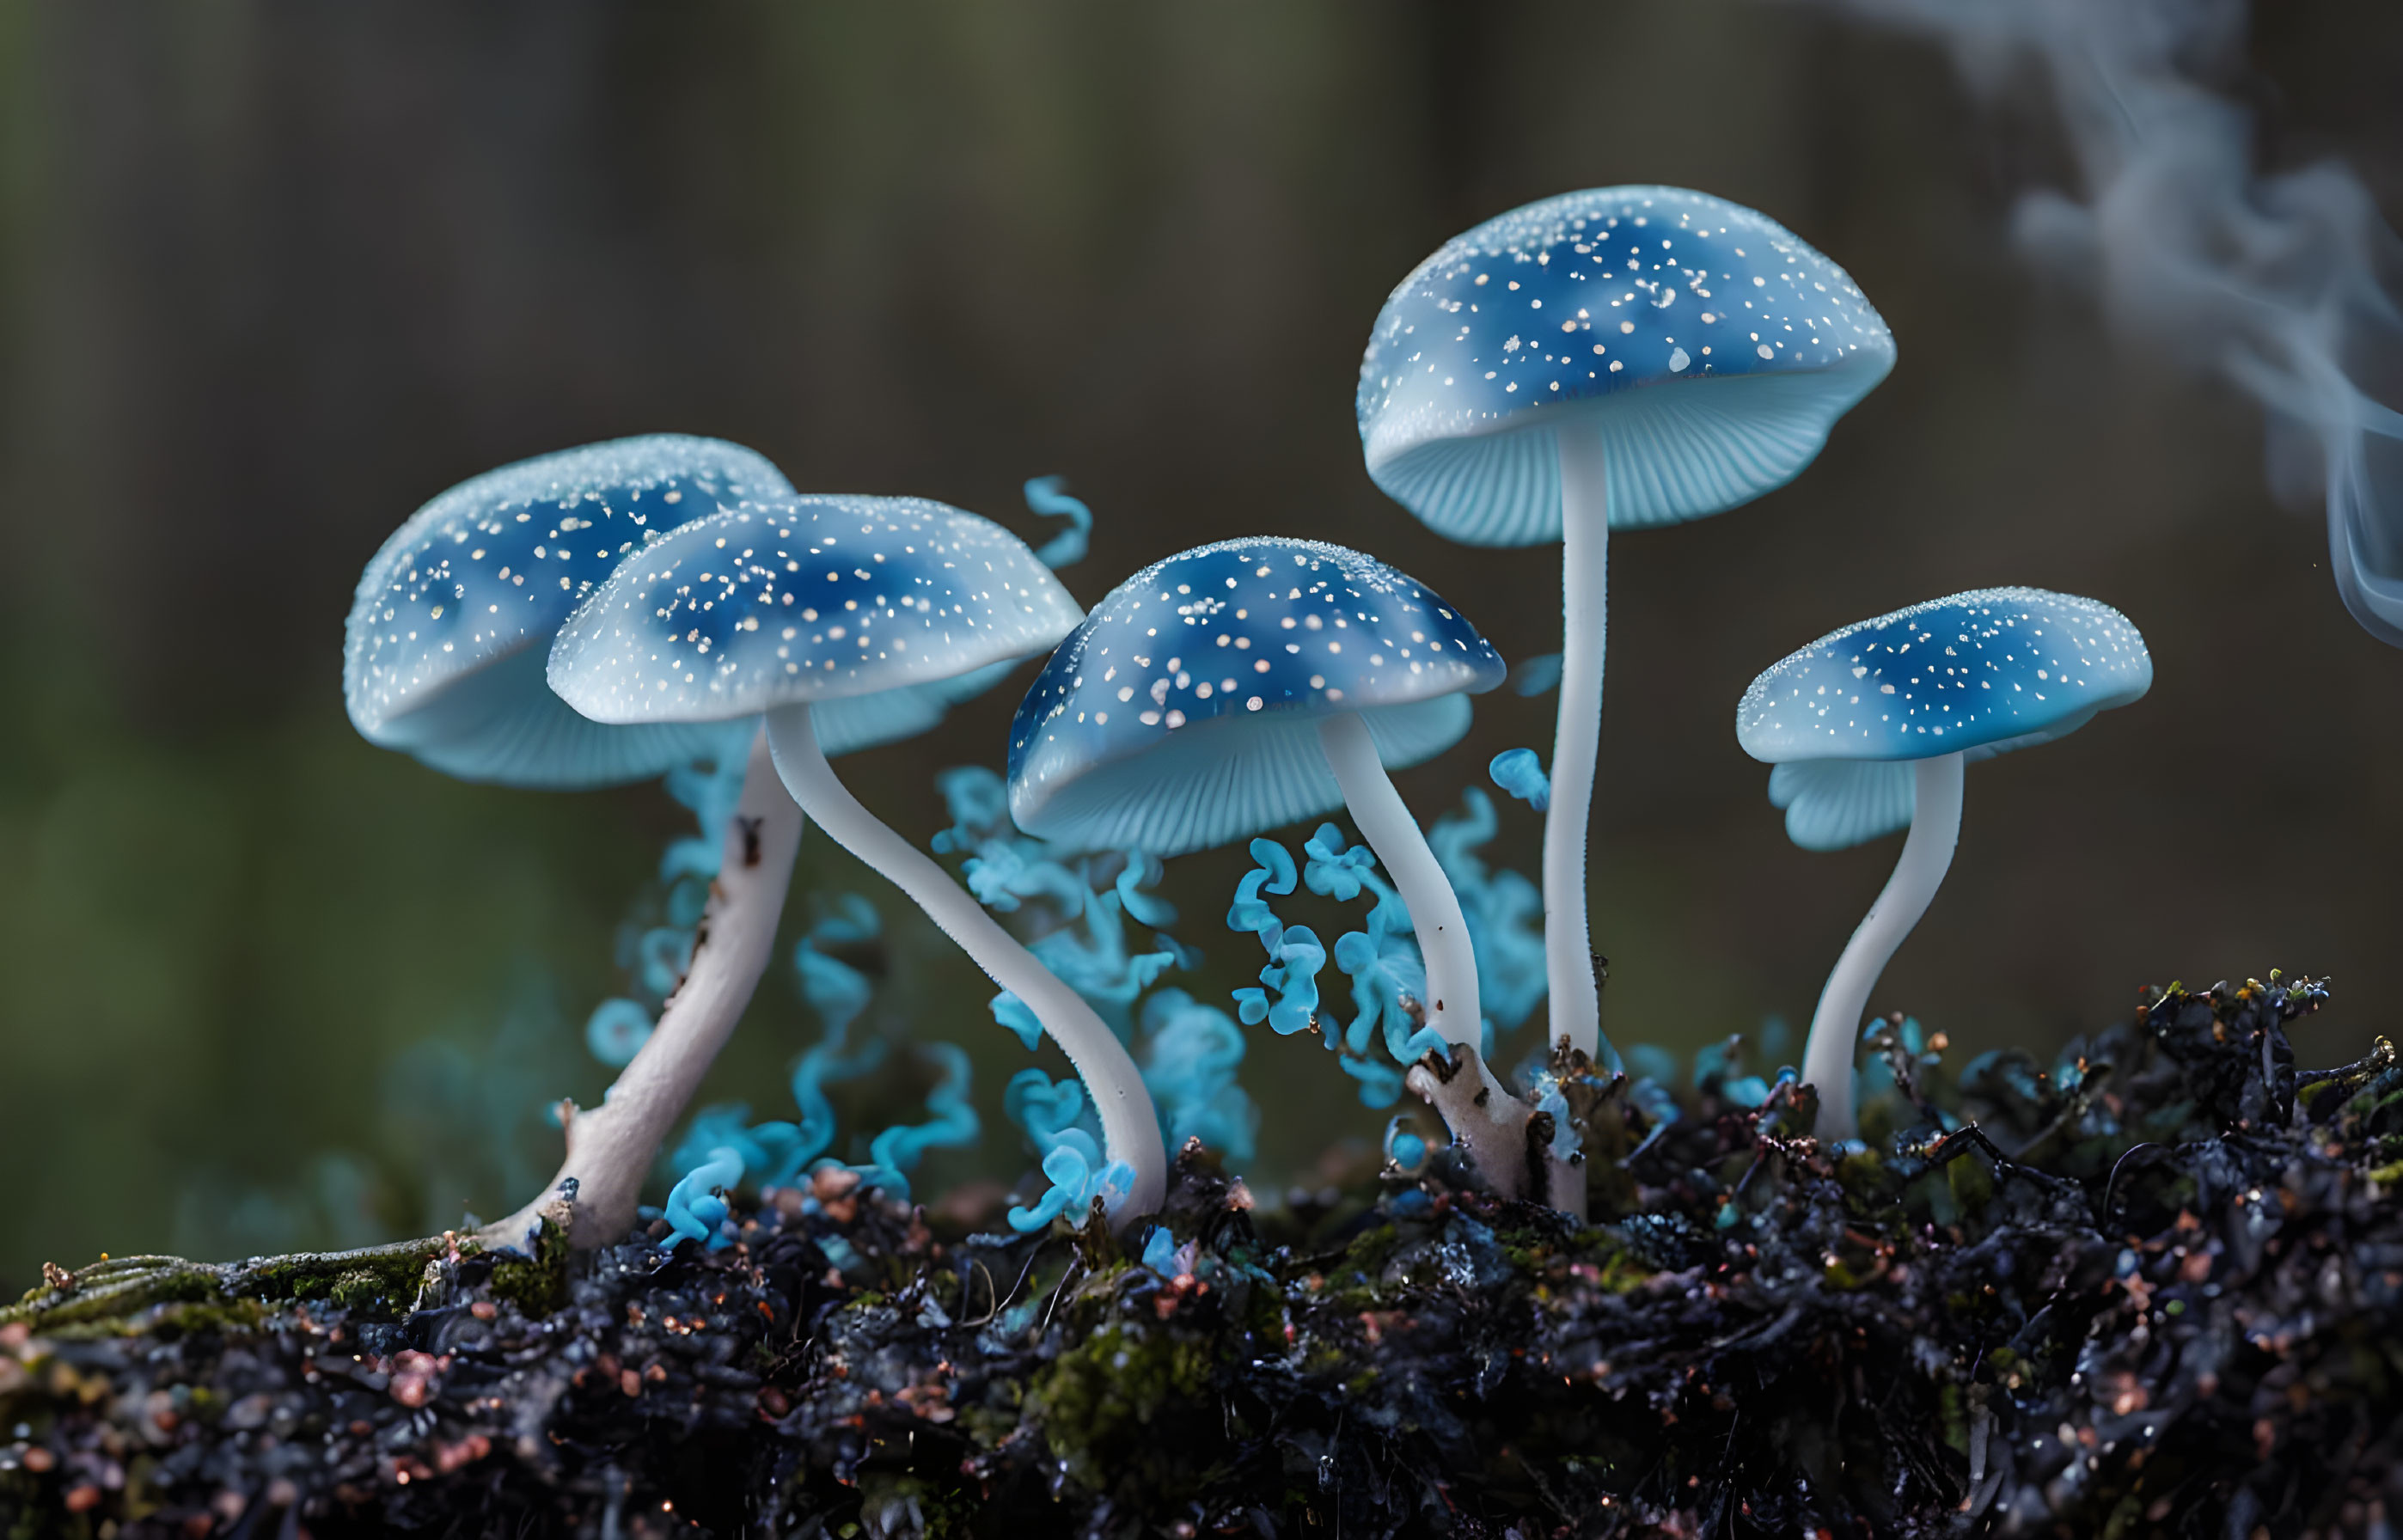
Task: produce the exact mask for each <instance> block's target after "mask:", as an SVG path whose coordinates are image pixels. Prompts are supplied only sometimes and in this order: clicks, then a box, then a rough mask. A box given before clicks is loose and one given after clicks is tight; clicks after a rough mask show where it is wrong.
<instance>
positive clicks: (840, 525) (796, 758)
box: [549, 496, 1167, 1222]
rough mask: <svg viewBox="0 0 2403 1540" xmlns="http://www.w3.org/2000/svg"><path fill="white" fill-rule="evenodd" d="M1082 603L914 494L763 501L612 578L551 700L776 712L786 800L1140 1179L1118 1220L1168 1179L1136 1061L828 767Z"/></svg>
mask: <svg viewBox="0 0 2403 1540" xmlns="http://www.w3.org/2000/svg"><path fill="white" fill-rule="evenodd" d="M1076 619H1077V609H1076V603H1075V601H1073V600H1072V599H1070V598H1069V596H1068V593H1067V590H1064V589H1063V588H1062V587H1061V586H1060V584H1059V581H1058V579H1056V578H1055V577H1053V576H1052V575H1051V573H1050V571H1049V568H1047V567H1046V566H1045V565H1044V564H1043V563H1042V562H1040V561H1039V560H1037V559H1036V557H1035V553H1034V552H1033V551H1031V550H1028V549H1027V548H1026V547H1025V545H1024V544H1023V543H1021V541H1019V540H1018V539H1017V538H1016V537H1014V536H1013V535H1011V534H1009V533H1008V532H1007V531H1006V530H1003V529H1002V528H1001V527H1000V526H999V525H996V524H994V523H992V522H991V521H990V520H984V519H980V518H979V517H977V516H976V515H975V514H972V513H967V512H964V511H963V510H961V509H959V508H954V507H951V506H946V505H944V504H941V503H935V502H929V501H926V500H924V499H921V498H912V497H864V496H818V497H788V498H777V499H761V500H757V501H755V502H754V503H753V504H751V505H750V506H744V507H738V508H733V509H729V510H728V511H725V512H722V513H718V514H715V515H714V516H712V517H711V518H709V519H706V520H701V521H700V522H698V523H695V524H691V525H688V526H687V527H686V528H684V529H681V530H678V531H677V532H676V533H675V534H672V535H670V536H669V537H668V538H666V539H664V540H660V541H658V542H656V543H655V544H653V545H652V546H650V547H649V548H646V549H645V550H644V551H642V552H641V553H640V554H639V555H638V556H637V557H635V558H634V559H633V560H631V561H629V562H627V563H626V564H625V565H624V566H622V567H621V568H619V569H618V573H617V574H616V576H613V577H611V579H610V580H609V581H608V582H607V583H606V584H604V585H603V586H602V587H601V588H600V589H599V590H596V591H595V592H594V593H593V595H592V597H591V599H590V601H589V602H588V603H587V604H585V606H584V607H583V608H582V609H581V610H579V611H578V612H577V613H576V616H575V617H573V618H572V619H571V620H570V621H569V622H568V623H567V625H566V626H564V627H563V628H562V630H561V631H560V634H559V638H558V641H557V643H556V644H555V645H554V646H553V647H552V650H551V656H550V668H549V679H550V685H551V687H552V689H554V690H555V691H557V692H558V694H559V695H560V697H561V699H563V700H564V701H567V702H568V703H569V704H570V705H572V706H574V707H575V708H576V710H577V711H578V712H581V713H583V714H584V715H587V716H589V717H590V718H592V719H593V720H594V721H596V722H603V723H607V724H611V725H613V726H621V727H635V726H642V725H651V724H658V725H672V724H690V723H699V722H709V721H718V720H725V719H728V718H733V717H747V716H753V715H762V714H764V715H765V717H766V721H767V738H768V742H769V744H770V747H771V750H772V752H773V755H774V758H775V766H776V769H777V770H778V772H779V773H780V774H781V775H782V777H783V779H784V783H785V787H786V789H787V790H789V791H790V792H791V794H792V796H793V798H794V800H796V801H798V802H799V804H800V806H801V808H802V809H803V811H805V812H807V813H808V814H809V815H810V817H812V818H813V819H814V820H816V821H817V823H818V825H820V826H821V827H823V828H824V829H825V830H826V832H827V833H828V834H830V835H832V836H833V837H834V839H835V840H836V841H837V842H838V843H840V844H841V845H842V846H843V847H844V848H846V849H848V850H850V851H851V852H852V853H854V854H855V855H857V856H859V857H860V858H861V859H862V860H864V861H866V862H867V863H868V865H870V866H871V867H875V868H877V869H878V870H880V871H882V872H883V873H884V874H885V875H886V876H887V877H889V878H891V879H892V880H893V881H894V882H895V883H896V885H897V886H899V887H900V888H901V890H902V891H903V892H905V893H907V894H908V895H910V898H912V899H913V900H915V901H916V902H917V904H918V905H919V907H920V908H921V909H924V910H925V911H926V913H927V915H928V916H929V917H930V918H931V919H933V920H934V921H935V923H937V924H938V925H940V926H941V927H942V928H943V930H944V931H945V932H946V933H947V934H949V935H950V936H951V938H952V939H953V940H954V941H956V942H958V943H959V944H960V946H961V948H962V949H963V950H965V951H966V952H967V953H968V955H969V956H970V957H971V958H973V959H974V960H975V961H976V963H977V964H978V965H979V966H980V967H982V968H983V969H984V970H985V972H986V973H987V974H989V975H991V976H992V978H993V980H994V981H995V982H996V983H998V984H999V985H1000V986H1001V987H1002V988H1003V989H1005V990H1007V991H1009V992H1012V993H1014V994H1016V995H1017V996H1018V997H1019V999H1020V1000H1021V1001H1022V1002H1024V1003H1025V1004H1026V1005H1027V1006H1029V1007H1030V1008H1031V1009H1032V1010H1033V1011H1034V1013H1035V1017H1036V1018H1037V1019H1038V1020H1041V1021H1042V1023H1043V1025H1044V1028H1045V1030H1046V1031H1048V1032H1049V1034H1051V1036H1052V1039H1053V1040H1054V1041H1055V1042H1058V1043H1059V1044H1060V1046H1061V1047H1062V1048H1063V1049H1064V1050H1065V1051H1066V1052H1067V1054H1068V1057H1069V1060H1070V1061H1071V1062H1073V1063H1074V1064H1075V1065H1076V1071H1077V1073H1078V1074H1079V1075H1082V1076H1083V1077H1084V1080H1085V1083H1086V1085H1087V1086H1088V1087H1089V1088H1090V1090H1091V1092H1092V1095H1093V1101H1094V1103H1095V1106H1096V1107H1097V1108H1098V1110H1099V1112H1100V1114H1101V1118H1102V1128H1103V1134H1104V1142H1105V1143H1106V1145H1107V1146H1108V1155H1109V1158H1110V1159H1111V1161H1113V1162H1119V1161H1122V1162H1124V1163H1125V1165H1126V1166H1127V1167H1128V1168H1129V1169H1130V1170H1131V1171H1132V1172H1133V1182H1132V1186H1131V1188H1130V1189H1129V1190H1128V1191H1126V1192H1125V1193H1124V1194H1123V1196H1122V1197H1121V1198H1120V1200H1119V1201H1118V1204H1117V1205H1116V1206H1115V1209H1114V1217H1116V1218H1117V1219H1118V1220H1119V1221H1120V1222H1125V1221H1128V1220H1131V1219H1132V1218H1133V1217H1135V1216H1137V1215H1140V1214H1146V1213H1149V1212H1150V1211H1151V1210H1152V1209H1154V1208H1156V1207H1157V1206H1158V1204H1159V1201H1160V1194H1161V1192H1162V1190H1163V1188H1164V1186H1165V1181H1166V1170H1167V1162H1166V1158H1165V1156H1164V1154H1163V1152H1162V1150H1161V1148H1160V1131H1159V1127H1158V1125H1157V1123H1156V1121H1155V1120H1154V1117H1153V1113H1152V1105H1151V1099H1150V1096H1149V1095H1148V1093H1147V1092H1146V1090H1145V1089H1144V1085H1143V1080H1142V1076H1141V1075H1140V1074H1139V1073H1138V1072H1137V1070H1136V1069H1135V1066H1134V1062H1133V1061H1132V1059H1131V1058H1130V1057H1129V1056H1128V1054H1127V1051H1126V1048H1125V1047H1124V1046H1123V1045H1121V1044H1120V1043H1119V1042H1118V1038H1117V1037H1116V1036H1115V1035H1113V1034H1111V1032H1110V1030H1109V1028H1108V1027H1107V1026H1106V1025H1104V1023H1103V1021H1102V1020H1101V1019H1100V1018H1099V1017H1098V1016H1096V1015H1094V1013H1093V1010H1092V1007H1091V1006H1088V1005H1087V1004H1086V1003H1085V1002H1084V1001H1083V1000H1082V999H1081V998H1079V997H1078V996H1077V995H1076V992H1074V991H1072V990H1070V989H1069V988H1068V987H1067V986H1066V985H1065V984H1063V983H1062V982H1061V981H1060V980H1059V979H1058V978H1055V977H1053V976H1052V975H1051V973H1050V972H1049V970H1047V969H1045V968H1044V966H1043V965H1042V964H1040V963H1039V962H1037V961H1036V960H1035V957H1034V956H1033V955H1032V954H1030V953H1029V952H1028V951H1027V950H1026V949H1025V948H1024V947H1022V946H1021V945H1019V943H1018V942H1017V941H1016V940H1015V939H1013V938H1012V937H1011V936H1009V934H1008V933H1007V931H1005V930H1003V929H1002V928H1001V926H1000V925H999V924H998V923H995V922H994V921H993V918H992V917H991V916H990V915H988V914H986V913H985V911H984V910H983V909H982V908H980V907H979V905H978V904H977V902H976V900H975V899H974V898H973V897H972V896H971V895H968V894H967V893H966V892H965V890H963V889H962V888H960V887H959V886H958V884H956V883H955V882H953V881H951V877H950V876H949V875H948V874H946V873H945V872H944V871H943V869H942V868H941V867H938V866H937V865H936V864H935V863H934V861H933V860H932V859H931V858H930V857H929V856H927V855H926V854H925V853H924V852H923V851H920V850H919V849H918V848H917V847H916V846H915V845H913V844H911V843H910V841H908V840H907V839H902V838H901V837H900V836H899V835H897V834H896V833H894V832H893V830H892V829H890V828H888V827H886V826H885V825H883V824H882V822H880V821H879V820H878V819H877V818H876V817H875V816H874V815H873V814H871V813H870V812H868V810H867V809H866V808H864V807H862V806H861V805H860V804H859V801H858V799H857V798H854V797H853V796H852V794H851V793H850V791H849V790H848V789H847V788H845V787H844V786H843V784H842V783H841V782H840V780H838V779H837V778H836V776H835V774H834V771H833V770H832V769H831V768H829V767H828V765H827V763H826V755H827V753H828V752H830V749H831V746H832V745H830V743H829V742H828V739H829V738H830V737H831V735H832V734H831V729H832V728H835V727H839V726H840V723H841V722H842V720H843V719H844V717H845V716H846V715H851V716H854V717H857V716H867V717H874V716H875V715H876V714H878V713H881V712H883V711H886V710H888V709H892V710H896V711H899V712H904V713H906V712H908V711H910V710H912V709H915V705H914V703H916V702H920V701H923V700H924V698H925V697H926V696H927V695H928V693H929V692H930V691H931V692H936V693H938V694H939V692H942V691H945V690H950V689H955V688H957V687H960V682H961V681H963V680H967V679H973V678H976V677H977V676H978V675H979V674H987V675H988V677H989V673H988V671H991V670H994V669H996V668H1001V667H1006V666H1007V664H1008V663H1009V662H1011V661H1012V660H1014V659H1021V658H1024V657H1026V656H1028V655H1030V654H1034V653H1038V652H1041V651H1044V650H1045V649H1047V648H1049V647H1050V646H1051V645H1053V644H1054V643H1056V642H1058V641H1059V639H1060V638H1061V637H1062V636H1063V635H1065V634H1067V632H1068V631H1070V630H1071V629H1073V628H1074V627H1075V625H1076Z"/></svg>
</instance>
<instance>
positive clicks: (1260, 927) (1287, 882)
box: [1227, 839, 1301, 955]
mask: <svg viewBox="0 0 2403 1540" xmlns="http://www.w3.org/2000/svg"><path fill="white" fill-rule="evenodd" d="M1251 855H1252V861H1253V863H1254V865H1253V868H1252V869H1251V870H1250V871H1247V872H1245V873H1244V874H1243V881H1240V882H1238V883H1236V884H1235V901H1234V903H1233V904H1232V905H1230V906H1229V908H1228V909H1227V928H1228V929H1229V930H1237V931H1250V932H1251V933H1252V934H1254V935H1256V936H1258V937H1259V938H1260V945H1261V946H1262V947H1264V948H1266V949H1267V950H1268V951H1269V952H1270V953H1271V955H1274V953H1275V951H1276V947H1277V938H1278V937H1279V936H1283V935H1284V934H1285V923H1284V922H1283V921H1281V920H1279V919H1278V918H1277V917H1276V911H1275V910H1273V909H1270V908H1269V904H1268V900H1267V899H1265V898H1262V897H1261V896H1260V895H1261V894H1262V893H1263V892H1267V893H1273V894H1277V895H1285V894H1289V893H1291V892H1292V891H1293V890H1294V888H1295V886H1296V885H1297V884H1299V882H1300V881H1301V875H1300V873H1299V871H1297V870H1296V869H1295V867H1294V864H1293V853H1292V852H1291V851H1288V850H1286V849H1285V847H1284V846H1283V845H1280V844H1278V843H1277V842H1276V841H1275V840H1273V839H1255V840H1253V841H1252V844H1251Z"/></svg>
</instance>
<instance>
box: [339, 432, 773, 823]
mask: <svg viewBox="0 0 2403 1540" xmlns="http://www.w3.org/2000/svg"><path fill="white" fill-rule="evenodd" d="M791 492H792V488H791V487H790V486H789V485H787V484H786V483H785V478H784V476H783V475H782V474H781V473H779V472H778V471H777V469H776V467H775V466H774V465H771V464H769V462H768V461H767V460H766V459H765V458H763V457H761V456H760V455H757V454H755V453H753V452H752V451H749V450H746V449H744V448H743V447H742V446H740V445H738V444H728V443H722V442H720V441H719V440H717V439H715V438H688V437H683V436H681V435H677V434H654V435H651V436H649V437H642V438H619V439H614V440H612V441H610V442H608V443H603V444H590V445H587V446H585V447H584V448H582V449H574V450H564V451H561V452H559V453H556V454H546V455H543V456H540V457H539V458H537V459H533V460H522V461H520V462H519V463H517V464H516V465H504V466H503V467H501V468H500V469H499V470H495V471H488V472H486V473H485V474H484V475H482V476H479V477H476V478H474V479H472V480H467V481H463V482H461V483H460V484H459V485H457V486H455V487H452V488H451V490H450V491H449V492H446V493H443V494H442V495H441V496H439V497H437V498H436V499H434V500H433V501H432V502H430V503H428V504H426V505H425V506H424V507H422V508H420V509H418V510H417V512H416V513H415V514H413V515H411V516H410V520H409V521H408V522H407V523H405V524H403V525H401V527H400V528H399V529H398V530H396V531H395V532H394V533H393V535H392V537H391V538H390V539H388V540H386V541H385V542H384V543H383V548H382V550H380V551H378V552H376V556H375V560H374V561H372V562H368V568H367V571H366V573H365V574H364V575H363V576H361V577H360V578H359V587H358V596H357V598H356V599H355V601H354V603H353V604H352V606H351V617H350V624H349V627H348V630H347V633H346V635H345V639H344V644H343V648H342V696H343V701H344V703H345V704H346V705H348V707H349V708H350V714H351V721H352V723H353V724H354V726H355V727H357V728H358V729H359V733H360V735H361V736H362V737H364V738H366V739H367V740H368V742H371V743H376V744H380V745H382V747H385V748H392V749H400V750H403V751H404V752H406V753H409V754H411V755H414V756H416V757H417V758H419V759H422V760H424V762H425V763H426V764H428V765H431V766H433V767H434V768H435V769H436V770H441V771H443V772H444V773H445V774H448V775H454V776H457V777H459V778H460V779H462V780H466V781H498V782H501V783H503V784H507V785H513V786H536V787H580V786H603V785H614V784H619V783H623V782H628V781H644V780H648V779H650V778H651V777H653V776H658V775H664V774H666V773H667V772H668V771H669V770H672V769H674V767H676V766H678V765H684V764H689V763H690V762H692V761H693V760H695V759H702V758H710V757H713V756H716V755H717V754H719V753H720V752H722V751H723V750H724V746H725V743H726V742H727V740H728V738H729V732H728V729H727V728H725V726H724V725H722V724H718V723H684V722H676V723H646V724H643V725H640V726H638V727H635V728H632V729H625V728H606V727H604V726H602V725H601V724H599V723H597V722H593V721H591V720H590V719H589V718H586V717H583V716H579V715H576V713H575V712H574V711H571V710H569V709H568V707H567V705H566V703H565V702H563V701H561V700H560V699H559V698H558V697H557V696H555V695H553V694H552V693H551V692H550V687H549V685H548V684H547V683H546V682H545V681H544V678H543V671H544V668H545V666H546V665H547V663H548V662H549V657H550V644H551V639H552V637H554V636H556V635H557V634H558V632H559V628H560V627H561V626H562V625H563V624H565V623H566V620H567V617H569V616H570V615H572V614H574V613H575V611H576V606H577V605H578V604H582V603H584V601H585V599H586V598H588V597H589V596H590V594H591V592H592V590H594V589H595V588H596V587H598V586H599V585H600V584H601V582H602V580H603V579H604V578H606V577H607V576H609V575H610V574H611V573H612V572H615V571H616V570H617V568H618V563H619V562H623V561H624V560H625V559H626V558H627V557H628V556H629V555H631V554H632V553H633V552H635V551H637V550H640V549H642V548H644V547H645V546H646V545H648V544H650V543H651V542H653V541H655V540H658V539H659V538H660V536H662V535H664V534H667V533H668V532H669V531H671V530H673V529H675V528H677V527H678V526H679V525H683V524H687V523H689V522H690V521H692V520H695V519H699V518H702V517H704V516H706V515H709V514H713V513H715V512H716V511H717V510H718V509H719V508H721V507H728V506H735V505H738V504H740V503H742V502H743V500H744V499H746V498H749V497H754V496H763V497H772V496H784V495H789V494H790V493H791ZM733 737H734V742H735V745H736V749H737V751H739V749H740V746H741V744H742V743H743V742H748V741H749V737H750V734H749V732H748V731H742V732H738V733H736V734H734V735H733Z"/></svg>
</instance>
